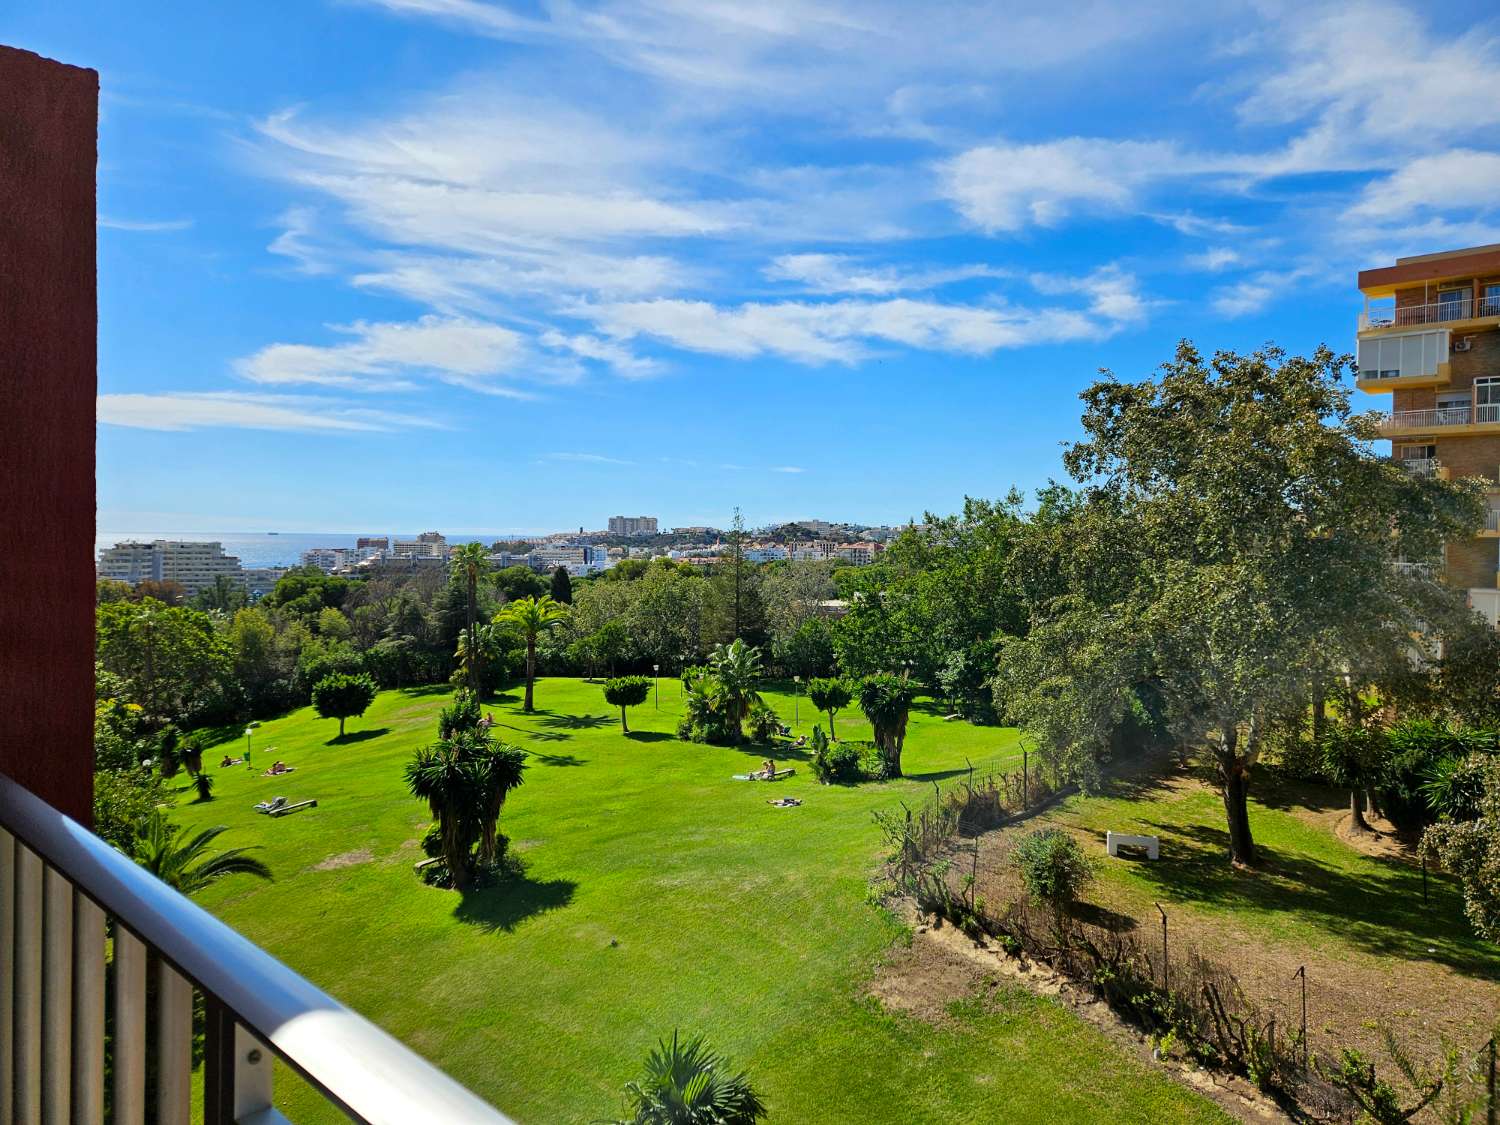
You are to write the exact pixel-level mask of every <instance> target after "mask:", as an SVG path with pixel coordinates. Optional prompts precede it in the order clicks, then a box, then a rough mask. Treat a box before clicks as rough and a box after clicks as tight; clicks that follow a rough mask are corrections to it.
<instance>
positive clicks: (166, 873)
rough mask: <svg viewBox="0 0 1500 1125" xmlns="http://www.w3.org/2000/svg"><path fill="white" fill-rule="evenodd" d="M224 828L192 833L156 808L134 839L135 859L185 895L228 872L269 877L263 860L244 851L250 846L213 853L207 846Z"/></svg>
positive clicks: (269, 873) (268, 870)
mask: <svg viewBox="0 0 1500 1125" xmlns="http://www.w3.org/2000/svg"><path fill="white" fill-rule="evenodd" d="M227 831H228V828H227V827H226V826H224V825H222V824H221V825H219V826H218V827H216V828H205V829H203V830H202V831H201V832H198V833H196V834H194V835H192V836H189V835H187V834H186V830H185V829H184V828H183V827H182V826H181V825H176V824H173V823H172V822H171V821H169V820H168V819H167V817H166V814H165V813H163V812H161V811H160V810H158V811H156V812H154V813H152V814H151V818H150V819H149V820H148V821H147V822H146V827H145V831H144V832H143V833H142V834H141V837H140V839H139V840H138V841H137V842H136V847H135V861H136V862H137V863H139V864H140V865H141V866H142V867H144V868H145V869H146V870H147V871H149V872H151V874H153V875H155V876H156V877H157V878H158V879H160V880H161V881H162V882H163V883H165V884H166V885H167V886H169V887H171V888H172V889H173V890H175V891H178V892H180V893H182V894H185V895H191V894H196V893H197V892H199V891H201V890H202V889H203V888H204V887H206V886H208V885H209V884H210V883H215V882H217V881H218V880H220V879H222V878H224V877H225V876H228V875H255V876H257V877H258V878H261V879H269V878H271V871H270V868H268V867H267V866H266V865H265V864H264V863H262V862H261V861H260V860H258V859H255V858H254V857H252V856H250V855H248V854H246V853H248V852H250V851H252V850H253V849H251V848H230V849H228V850H227V851H222V852H218V853H216V854H213V855H209V854H207V852H208V848H209V846H210V845H211V844H212V843H213V842H214V841H215V840H217V839H218V838H219V837H220V836H221V835H223V833H225V832H227Z"/></svg>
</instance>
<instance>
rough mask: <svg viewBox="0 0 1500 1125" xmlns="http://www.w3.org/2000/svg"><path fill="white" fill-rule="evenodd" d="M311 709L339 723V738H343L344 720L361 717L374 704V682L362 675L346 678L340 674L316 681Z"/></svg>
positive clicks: (346, 676)
mask: <svg viewBox="0 0 1500 1125" xmlns="http://www.w3.org/2000/svg"><path fill="white" fill-rule="evenodd" d="M312 702H313V707H314V708H315V709H316V710H317V712H318V714H319V715H321V716H322V717H323V718H325V719H337V720H338V721H339V737H340V738H343V737H344V720H345V719H348V718H352V717H353V716H356V715H363V714H364V713H365V711H366V710H367V709H368V708H369V706H370V704H371V703H373V702H375V681H374V680H372V679H370V677H369V676H366V675H365V674H364V673H360V674H359V675H357V676H348V675H345V674H343V673H342V672H340V673H337V674H336V675H332V676H327V677H325V678H324V679H321V680H319V681H318V684H317V686H316V687H314V688H313V693H312Z"/></svg>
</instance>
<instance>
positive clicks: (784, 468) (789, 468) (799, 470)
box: [771, 465, 807, 473]
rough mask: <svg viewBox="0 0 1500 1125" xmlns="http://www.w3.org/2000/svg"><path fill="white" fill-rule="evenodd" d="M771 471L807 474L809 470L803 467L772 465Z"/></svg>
mask: <svg viewBox="0 0 1500 1125" xmlns="http://www.w3.org/2000/svg"><path fill="white" fill-rule="evenodd" d="M771 471H772V472H773V473H805V472H807V470H806V469H804V468H803V467H802V466H801V465H772V466H771Z"/></svg>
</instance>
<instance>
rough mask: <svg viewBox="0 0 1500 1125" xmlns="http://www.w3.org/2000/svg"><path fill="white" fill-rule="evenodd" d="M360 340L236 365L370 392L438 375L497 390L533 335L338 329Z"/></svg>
mask: <svg viewBox="0 0 1500 1125" xmlns="http://www.w3.org/2000/svg"><path fill="white" fill-rule="evenodd" d="M335 331H338V332H340V333H342V334H344V335H347V336H350V337H352V339H350V340H348V341H346V342H344V343H340V344H331V345H314V344H272V345H270V346H269V347H265V348H262V349H261V350H260V351H258V352H256V353H255V354H254V355H251V356H247V357H246V358H244V359H242V360H239V361H238V362H237V363H236V364H235V369H236V371H237V372H238V374H239V375H241V376H242V377H243V378H246V379H249V380H250V381H251V382H254V383H270V384H294V383H313V384H320V385H324V386H343V387H357V388H360V389H363V390H405V389H410V388H411V387H413V386H415V385H416V383H415V381H416V380H418V379H421V378H427V377H431V378H438V379H442V380H444V381H447V382H452V383H458V384H461V385H463V386H467V387H470V388H471V389H475V390H485V391H491V392H494V393H502V394H506V393H509V394H516V393H519V392H516V391H515V390H514V389H512V388H505V387H501V386H497V385H494V383H493V382H492V381H493V380H494V379H495V378H497V377H500V376H505V375H509V374H512V373H513V372H514V371H515V369H516V368H517V367H518V366H519V365H520V364H521V363H522V361H523V360H524V359H525V358H526V357H527V354H528V349H527V346H526V342H525V338H524V337H522V336H521V335H520V333H518V332H513V331H512V330H510V329H509V328H504V327H502V326H501V325H498V324H489V323H485V322H482V321H475V320H467V319H460V318H444V317H438V316H424V317H422V318H421V319H420V320H417V321H414V322H410V323H404V324H402V323H396V324H390V323H385V324H370V323H366V322H363V321H361V322H358V323H355V324H351V325H346V326H343V327H338V328H336V329H335Z"/></svg>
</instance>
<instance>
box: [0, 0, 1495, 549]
mask: <svg viewBox="0 0 1500 1125" xmlns="http://www.w3.org/2000/svg"><path fill="white" fill-rule="evenodd" d="M1036 13H1042V14H1036ZM0 41H3V42H6V43H9V44H12V45H15V46H20V47H25V48H28V49H31V50H35V51H39V52H41V53H43V54H46V55H50V56H53V57H56V58H60V59H63V60H65V61H67V62H72V63H78V64H81V65H86V66H92V67H95V68H97V69H98V70H99V72H100V76H101V85H102V95H101V107H100V109H101V120H100V161H99V210H100V221H99V225H100V229H99V267H100V270H99V296H100V356H99V363H100V366H99V383H100V392H101V398H100V421H101V424H100V429H99V506H100V516H99V520H100V525H101V527H105V528H109V529H112V530H121V531H133V530H156V529H173V530H229V529H240V528H249V529H258V528H280V529H285V530H298V529H307V530H328V531H333V530H359V529H363V528H388V527H404V528H418V527H439V528H443V529H444V530H448V531H452V532H461V531H464V530H485V531H491V530H509V529H517V530H521V529H550V528H556V527H565V526H570V525H572V526H577V525H585V526H587V527H599V526H602V525H603V523H604V521H605V519H606V517H608V516H609V515H611V514H618V513H621V512H624V513H632V514H633V513H646V514H655V515H658V516H659V517H661V519H662V520H663V522H664V523H665V524H666V525H669V526H670V525H679V524H695V523H719V524H722V523H725V522H726V521H727V518H728V514H729V512H730V510H731V509H732V508H733V507H734V506H736V505H739V506H740V507H742V508H743V509H744V511H745V513H746V516H747V518H748V519H749V520H750V521H751V522H752V523H761V522H769V521H774V520H780V519H791V518H798V517H823V518H847V519H855V520H860V521H864V522H870V523H881V522H897V521H901V520H905V519H906V518H908V517H911V516H917V515H920V514H921V512H922V511H923V510H924V509H935V510H938V511H951V510H954V509H955V508H956V507H957V506H958V505H959V504H961V502H962V498H963V496H964V495H965V494H971V495H978V496H997V495H1000V494H1002V493H1003V492H1004V491H1005V490H1006V489H1008V488H1009V487H1010V486H1011V485H1013V484H1014V485H1018V486H1020V487H1022V488H1024V489H1028V490H1029V489H1032V488H1035V487H1037V486H1038V485H1040V484H1042V483H1044V482H1045V481H1046V479H1047V478H1048V477H1049V476H1059V475H1061V467H1060V448H1061V443H1063V442H1065V441H1067V440H1069V439H1070V438H1072V437H1074V436H1075V435H1076V432H1077V416H1078V411H1079V403H1078V400H1077V394H1078V391H1079V390H1080V389H1081V388H1082V387H1083V386H1085V385H1086V384H1087V383H1088V382H1089V380H1090V379H1091V378H1093V377H1094V374H1095V371H1096V370H1097V369H1098V368H1100V367H1108V368H1110V369H1112V370H1114V371H1115V372H1116V373H1118V374H1119V375H1120V376H1122V377H1128V378H1138V377H1141V376H1143V375H1145V374H1147V373H1149V372H1150V371H1151V369H1152V368H1153V367H1154V366H1155V365H1156V364H1157V363H1159V362H1161V361H1162V360H1163V359H1165V358H1167V357H1168V356H1169V355H1170V354H1171V351H1172V348H1173V346H1174V344H1175V342H1176V341H1177V340H1178V339H1179V338H1181V337H1184V336H1186V337H1190V338H1192V339H1193V340H1195V341H1197V342H1198V343H1199V344H1200V345H1202V346H1203V347H1205V348H1208V349H1215V348H1234V349H1246V348H1251V347H1254V346H1257V345H1259V344H1261V343H1263V342H1265V341H1267V340H1273V339H1274V340H1275V341H1277V342H1278V343H1280V344H1282V345H1283V346H1285V347H1286V348H1288V349H1290V350H1294V351H1302V350H1307V349H1310V348H1312V347H1314V346H1316V345H1317V344H1318V343H1320V342H1325V341H1326V342H1328V343H1330V344H1332V345H1333V346H1334V347H1336V348H1338V349H1340V350H1348V349H1349V348H1351V347H1352V337H1353V329H1354V318H1355V314H1356V311H1357V310H1358V308H1359V306H1360V298H1359V296H1358V293H1357V292H1356V290H1355V288H1354V273H1355V271H1356V270H1357V269H1359V268H1361V267H1364V266H1369V265H1376V264H1381V263H1386V262H1389V261H1390V260H1391V259H1392V258H1393V257H1394V256H1395V255H1397V254H1404V253H1419V252H1424V251H1431V250H1438V249H1449V248H1453V247H1459V246H1468V245H1475V244H1480V243H1487V242H1495V241H1500V152H1497V142H1496V140H1495V138H1496V137H1497V136H1500V132H1497V126H1500V16H1497V14H1496V12H1495V8H1494V5H1493V3H1479V2H1475V3H1449V4H1446V5H1443V6H1442V8H1441V12H1440V14H1439V13H1438V12H1437V9H1434V8H1433V7H1432V6H1430V5H1422V6H1418V5H1415V4H1401V3H1394V2H1376V0H1367V2H1358V0H1355V2H1337V3H1328V4H1319V3H1308V2H1306V0H1299V2H1295V3H1281V2H1279V0H1257V2H1246V3H1235V2H1224V3H1218V2H1213V0H1202V2H1193V3H1189V2H1174V3H1159V4H1150V3H1130V4H1124V3H1105V2H1101V0H1052V2H1051V3H1049V4H1047V5H1045V6H1044V7H1039V6H1037V5H1032V4H1019V3H1008V4H999V3H997V4H988V5H983V4H968V5H949V6H944V7H938V6H931V5H913V4H906V3H891V4H886V3H881V2H876V0H862V2H858V3H855V2H853V0H848V2H843V0H795V2H791V3H786V4H780V5H776V4H768V3H764V2H753V0H649V2H645V3H621V2H617V0H596V2H586V0H576V2H562V0H558V2H556V3H541V4H526V5H523V4H510V3H507V2H505V0H297V2H295V3H281V4H269V5H268V4H251V3H223V4H203V3H201V0H199V2H194V3H167V2H153V3H152V4H150V5H144V6H142V5H124V4H118V3H113V2H101V3H97V4H90V3H68V4H32V5H12V6H10V8H9V11H8V12H7V14H5V15H4V16H0ZM1370 405H1378V404H1375V403H1370Z"/></svg>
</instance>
